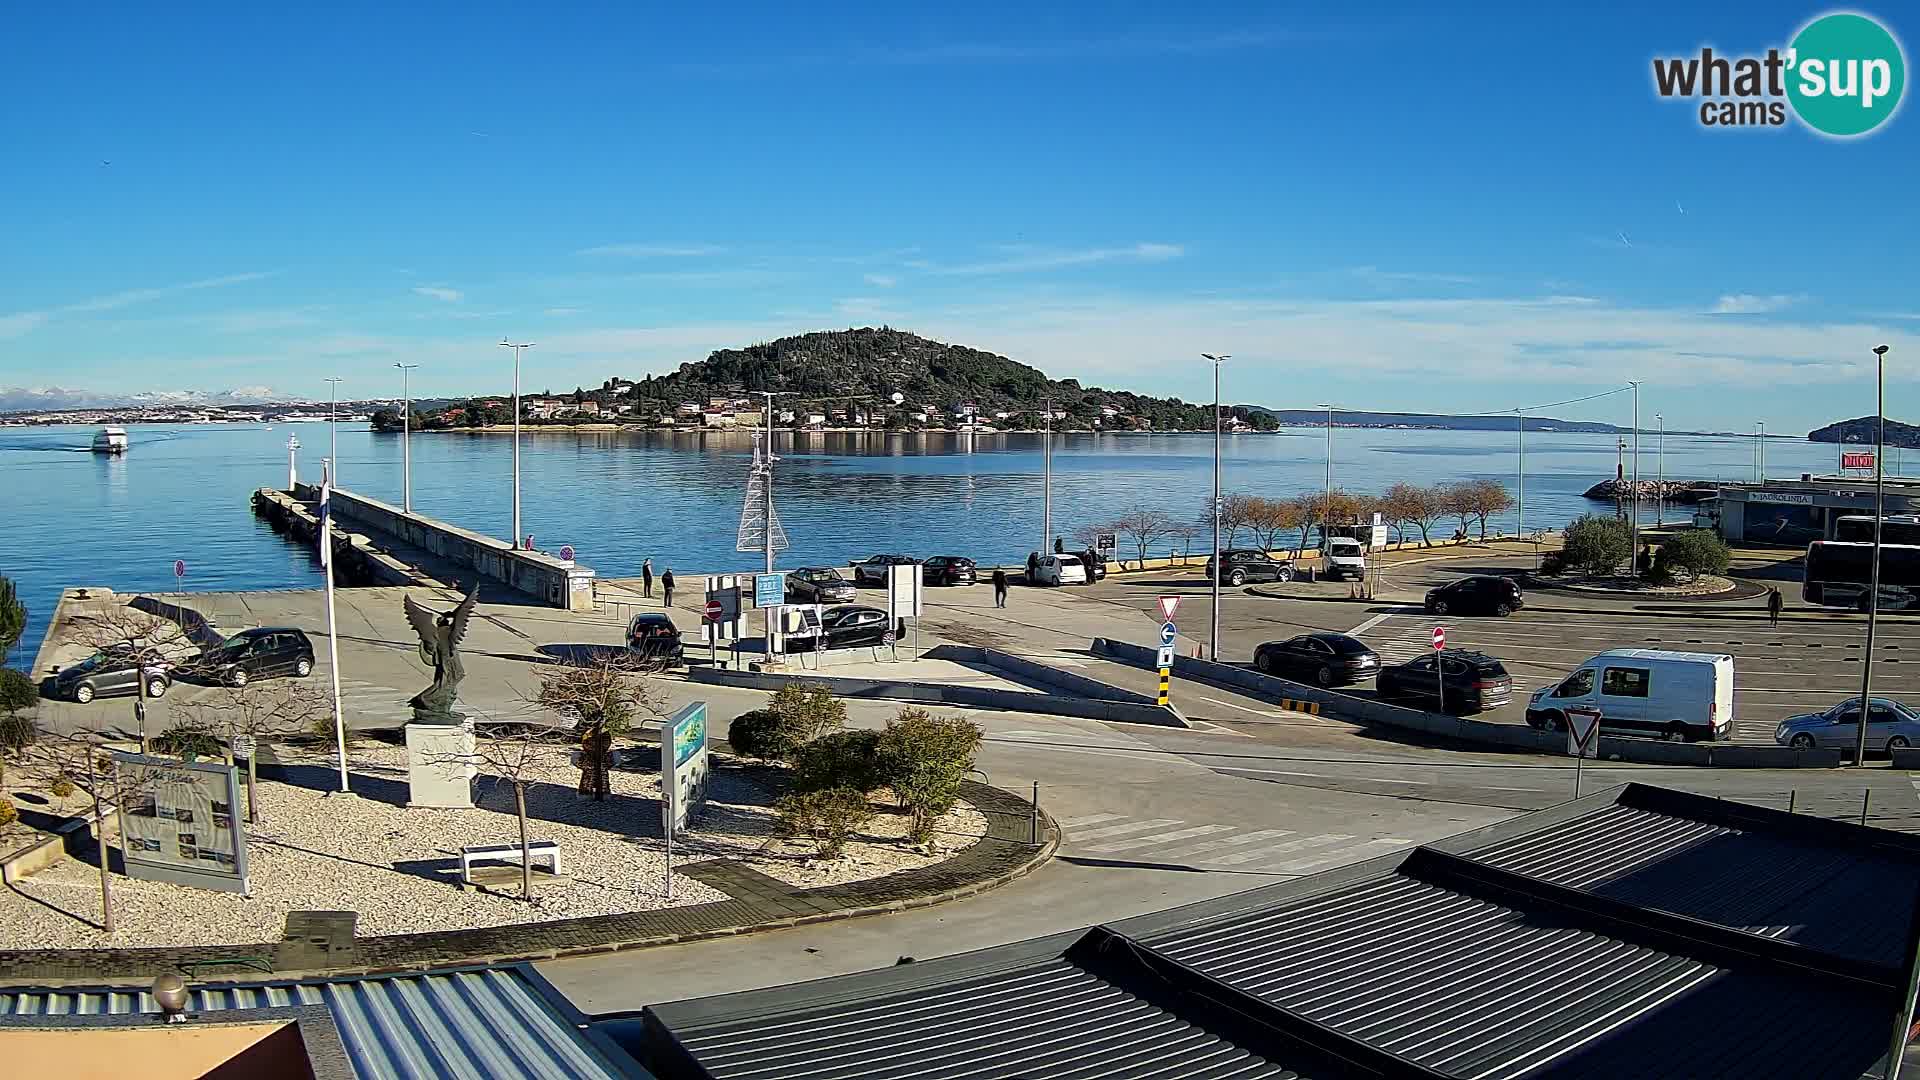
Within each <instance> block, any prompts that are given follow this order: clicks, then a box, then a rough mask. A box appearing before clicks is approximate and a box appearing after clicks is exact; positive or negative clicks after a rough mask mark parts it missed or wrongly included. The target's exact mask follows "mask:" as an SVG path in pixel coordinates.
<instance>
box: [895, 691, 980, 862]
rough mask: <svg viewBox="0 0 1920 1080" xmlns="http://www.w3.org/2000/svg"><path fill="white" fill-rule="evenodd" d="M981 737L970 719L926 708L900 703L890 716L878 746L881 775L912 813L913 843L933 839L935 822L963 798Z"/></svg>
mask: <svg viewBox="0 0 1920 1080" xmlns="http://www.w3.org/2000/svg"><path fill="white" fill-rule="evenodd" d="M980 739H981V731H980V727H979V725H977V724H975V723H973V722H972V721H970V720H965V719H959V718H955V719H950V720H945V719H939V718H936V717H934V716H933V715H932V714H930V713H928V712H927V711H926V710H924V709H914V708H907V709H902V710H900V714H899V715H898V716H896V717H894V718H893V719H891V720H889V721H887V730H886V731H885V732H884V733H882V734H881V736H880V743H879V746H878V753H879V759H880V762H879V763H880V775H881V777H882V778H883V779H884V780H885V782H886V785H887V786H888V787H890V788H892V789H893V793H894V795H895V796H897V797H898V798H899V799H900V803H901V805H903V806H905V807H906V808H907V812H908V813H909V814H910V815H911V816H912V821H911V824H910V826H909V835H910V836H911V838H912V840H913V842H914V843H916V844H925V843H927V842H928V841H929V840H931V839H933V823H934V822H935V821H937V820H939V818H940V815H942V814H944V813H946V812H947V811H949V810H951V809H953V804H954V803H956V802H958V801H959V799H960V784H961V782H962V781H964V780H965V779H966V778H967V773H968V771H970V770H971V769H972V768H973V757H974V753H975V752H976V751H978V750H979V749H980Z"/></svg>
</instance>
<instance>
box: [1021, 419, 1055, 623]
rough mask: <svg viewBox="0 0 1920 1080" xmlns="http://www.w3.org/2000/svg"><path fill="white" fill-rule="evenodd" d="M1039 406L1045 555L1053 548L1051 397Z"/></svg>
mask: <svg viewBox="0 0 1920 1080" xmlns="http://www.w3.org/2000/svg"><path fill="white" fill-rule="evenodd" d="M1041 408H1042V409H1044V410H1045V413H1044V414H1043V415H1042V416H1041V417H1040V468H1041V472H1042V478H1041V481H1040V486H1041V488H1042V489H1043V490H1042V492H1041V496H1040V505H1041V510H1040V554H1042V555H1045V554H1046V553H1047V552H1048V551H1050V550H1052V548H1053V399H1052V398H1047V399H1046V400H1045V401H1044V402H1043V403H1042V404H1041ZM1027 584H1029V585H1031V584H1033V583H1032V582H1028V583H1027Z"/></svg>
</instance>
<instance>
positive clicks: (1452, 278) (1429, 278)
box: [1347, 266, 1475, 285]
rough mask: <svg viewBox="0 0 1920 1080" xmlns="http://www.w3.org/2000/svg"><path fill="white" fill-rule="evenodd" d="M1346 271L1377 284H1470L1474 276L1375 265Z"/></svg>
mask: <svg viewBox="0 0 1920 1080" xmlns="http://www.w3.org/2000/svg"><path fill="white" fill-rule="evenodd" d="M1347 273H1349V274H1351V275H1353V276H1354V277H1357V278H1359V279H1361V280H1362V281H1370V282H1373V283H1375V284H1379V285H1389V284H1422V285H1471V284H1473V282H1474V280H1475V279H1474V278H1472V277H1469V276H1467V275H1466V274H1436V273H1428V272H1426V271H1420V270H1382V269H1380V268H1379V267H1377V266H1354V267H1350V268H1348V270H1347Z"/></svg>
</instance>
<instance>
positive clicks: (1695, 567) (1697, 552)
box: [1653, 529, 1732, 579]
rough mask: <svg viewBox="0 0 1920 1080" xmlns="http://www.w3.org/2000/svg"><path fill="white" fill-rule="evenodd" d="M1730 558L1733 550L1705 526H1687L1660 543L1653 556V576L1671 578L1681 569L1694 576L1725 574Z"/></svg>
mask: <svg viewBox="0 0 1920 1080" xmlns="http://www.w3.org/2000/svg"><path fill="white" fill-rule="evenodd" d="M1731 558H1732V552H1730V551H1728V550H1727V545H1726V543H1725V542H1724V541H1722V540H1721V539H1720V538H1719V537H1718V536H1715V535H1714V534H1713V533H1710V532H1708V531H1707V530H1705V529H1687V530H1685V531H1683V532H1677V533H1674V534H1673V535H1672V536H1669V537H1667V539H1666V541H1665V542H1663V543H1662V544H1661V545H1660V551H1659V554H1657V555H1655V556H1654V559H1653V567H1654V575H1655V576H1656V577H1662V576H1664V577H1665V578H1667V579H1671V578H1672V577H1673V576H1674V572H1675V571H1679V570H1684V571H1686V572H1687V573H1688V574H1691V575H1693V576H1695V577H1698V576H1699V575H1701V574H1724V573H1726V572H1727V564H1728V562H1729V561H1730V560H1731Z"/></svg>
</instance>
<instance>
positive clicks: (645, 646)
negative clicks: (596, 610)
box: [627, 611, 683, 667]
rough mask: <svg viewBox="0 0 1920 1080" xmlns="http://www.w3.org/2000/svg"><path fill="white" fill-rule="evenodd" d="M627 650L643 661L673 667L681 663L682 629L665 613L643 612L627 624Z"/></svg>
mask: <svg viewBox="0 0 1920 1080" xmlns="http://www.w3.org/2000/svg"><path fill="white" fill-rule="evenodd" d="M627 649H628V650H629V651H631V652H632V653H633V655H634V656H635V657H636V658H638V659H639V660H641V661H644V662H648V663H654V662H658V663H660V664H664V665H665V666H667V667H672V666H673V665H675V664H678V663H680V662H681V653H682V651H683V647H682V645H681V643H680V628H679V627H677V626H675V625H673V620H672V619H670V618H668V617H667V616H666V613H664V612H659V611H643V612H641V613H640V614H638V615H635V616H634V617H633V621H632V622H631V623H628V624H627Z"/></svg>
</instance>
